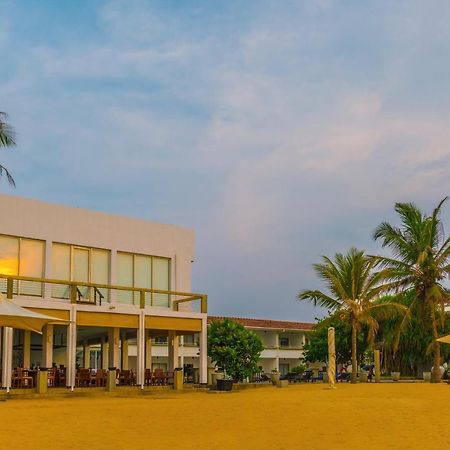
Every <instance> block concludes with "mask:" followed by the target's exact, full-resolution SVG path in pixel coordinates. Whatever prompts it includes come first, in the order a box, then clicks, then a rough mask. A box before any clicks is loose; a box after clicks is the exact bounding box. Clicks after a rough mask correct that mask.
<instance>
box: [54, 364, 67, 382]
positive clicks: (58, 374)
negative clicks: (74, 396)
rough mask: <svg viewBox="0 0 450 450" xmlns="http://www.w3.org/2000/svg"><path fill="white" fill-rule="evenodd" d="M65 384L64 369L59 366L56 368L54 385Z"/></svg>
mask: <svg viewBox="0 0 450 450" xmlns="http://www.w3.org/2000/svg"><path fill="white" fill-rule="evenodd" d="M65 385H66V369H65V368H59V369H57V370H56V386H65Z"/></svg>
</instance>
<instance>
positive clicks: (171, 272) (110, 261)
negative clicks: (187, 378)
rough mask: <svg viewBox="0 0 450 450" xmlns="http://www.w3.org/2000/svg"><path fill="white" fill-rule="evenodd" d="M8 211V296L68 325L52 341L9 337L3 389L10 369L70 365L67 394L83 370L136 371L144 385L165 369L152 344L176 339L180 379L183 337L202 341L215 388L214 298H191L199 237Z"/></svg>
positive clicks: (35, 207)
mask: <svg viewBox="0 0 450 450" xmlns="http://www.w3.org/2000/svg"><path fill="white" fill-rule="evenodd" d="M0 210H1V211H2V219H1V221H0V283H1V286H2V289H1V290H2V291H3V292H4V293H7V296H8V298H10V299H11V301H13V302H14V303H16V304H18V305H20V306H22V307H25V308H29V309H31V310H33V311H36V312H40V313H43V314H46V315H49V316H52V317H55V318H59V319H62V320H63V321H64V322H63V324H62V325H48V326H46V327H45V328H44V330H43V334H42V335H39V334H36V333H32V332H28V331H23V330H13V329H10V328H4V332H3V343H2V347H3V348H2V355H3V357H2V366H3V370H2V386H3V387H9V385H10V383H11V372H10V370H5V369H6V368H10V367H11V366H12V367H14V366H17V367H25V368H29V367H32V366H34V365H40V366H41V367H51V366H52V365H54V364H56V365H58V366H59V365H64V366H65V368H66V371H67V379H66V385H67V386H74V384H75V376H76V370H77V368H78V367H85V368H89V367H94V368H97V367H102V368H108V367H117V368H121V369H128V368H131V367H130V365H132V366H133V368H134V370H135V371H136V373H137V382H138V384H140V383H141V384H142V383H143V381H142V380H143V377H144V372H145V369H146V368H151V367H152V366H153V367H156V366H155V365H157V364H160V362H159V361H158V359H159V357H158V354H157V353H158V347H157V346H154V345H152V340H153V342H155V340H156V342H159V341H161V340H163V339H167V341H168V348H167V355H166V356H165V361H164V363H161V364H165V365H166V367H167V369H168V370H173V369H174V368H175V367H177V366H178V365H179V363H180V359H179V345H178V342H179V339H178V338H179V337H184V338H186V341H189V339H191V340H192V339H193V338H192V336H193V335H194V334H195V335H196V336H198V338H197V337H196V338H195V339H198V343H199V346H198V348H197V350H196V352H198V355H197V354H196V355H195V356H196V357H197V359H198V366H199V376H198V378H199V381H200V382H201V383H206V382H207V348H206V333H207V298H206V296H205V295H202V294H194V293H191V266H192V261H193V259H194V233H193V231H192V230H190V229H187V228H183V227H179V226H173V225H163V224H159V223H154V222H150V221H146V220H139V219H131V218H126V217H120V216H115V215H110V214H105V213H101V212H93V211H87V210H83V209H78V208H70V207H66V206H60V205H53V204H48V203H45V202H41V201H35V200H29V199H24V198H19V197H14V196H7V195H0ZM7 333H11V334H12V335H13V336H10V335H9V336H7V339H5V334H7ZM11 341H12V342H13V345H12V346H11ZM130 342H132V343H134V347H135V354H134V355H130V354H129V353H130V352H129V349H130V345H129V344H130ZM154 353H156V355H154Z"/></svg>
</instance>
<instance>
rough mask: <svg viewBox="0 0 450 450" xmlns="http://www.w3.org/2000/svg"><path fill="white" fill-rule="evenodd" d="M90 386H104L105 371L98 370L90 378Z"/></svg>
mask: <svg viewBox="0 0 450 450" xmlns="http://www.w3.org/2000/svg"><path fill="white" fill-rule="evenodd" d="M91 384H92V385H93V386H96V387H102V386H106V370H105V369H98V370H97V372H96V373H95V376H94V377H93V378H91Z"/></svg>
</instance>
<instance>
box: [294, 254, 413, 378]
mask: <svg viewBox="0 0 450 450" xmlns="http://www.w3.org/2000/svg"><path fill="white" fill-rule="evenodd" d="M322 259H323V262H322V263H321V264H314V265H313V267H314V270H315V271H316V273H317V275H318V276H319V277H320V278H321V279H322V280H323V281H324V282H325V284H326V287H327V288H328V289H327V291H328V292H323V291H320V290H305V291H302V292H300V293H299V295H298V299H299V300H308V301H310V302H312V303H313V304H314V305H315V306H316V305H319V306H322V307H325V308H328V309H329V310H330V311H333V312H337V313H338V315H339V318H340V319H341V320H342V321H346V322H348V323H349V324H350V326H351V330H352V338H351V351H352V383H356V375H357V370H358V366H357V356H358V355H357V341H358V333H359V332H360V331H361V329H362V327H363V326H366V327H367V338H368V340H369V343H373V342H374V340H375V335H376V333H377V331H378V327H379V325H378V320H377V319H380V318H383V317H389V316H391V315H392V314H397V313H398V311H399V310H405V309H406V308H405V307H404V306H402V305H399V304H396V303H382V304H380V303H377V302H375V300H376V299H377V298H378V297H379V295H380V292H381V289H380V282H381V281H382V280H383V278H382V276H383V274H382V273H381V272H376V271H375V270H374V269H375V268H376V265H377V262H376V260H375V259H374V258H372V257H369V256H367V255H366V254H365V253H364V251H362V250H358V249H356V248H351V249H350V250H349V251H348V252H347V253H346V254H345V255H343V254H341V253H337V254H336V255H335V257H334V260H331V259H330V258H328V257H326V256H323V257H322Z"/></svg>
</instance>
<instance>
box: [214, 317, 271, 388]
mask: <svg viewBox="0 0 450 450" xmlns="http://www.w3.org/2000/svg"><path fill="white" fill-rule="evenodd" d="M263 348H264V347H263V345H262V342H261V339H260V338H259V337H258V336H257V335H256V333H254V332H253V331H250V330H247V329H245V328H244V327H243V326H242V325H240V324H238V323H236V322H234V321H232V320H230V319H224V320H223V321H214V322H213V323H212V324H211V325H210V327H209V330H208V356H209V357H210V358H211V359H212V361H213V362H214V363H215V364H216V365H217V366H218V367H219V369H222V370H223V371H224V372H225V375H226V376H227V377H230V378H232V379H233V380H235V381H242V380H243V379H245V378H247V377H250V376H252V375H253V374H254V373H256V372H257V371H258V361H259V357H260V355H261V352H262V350H263Z"/></svg>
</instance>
